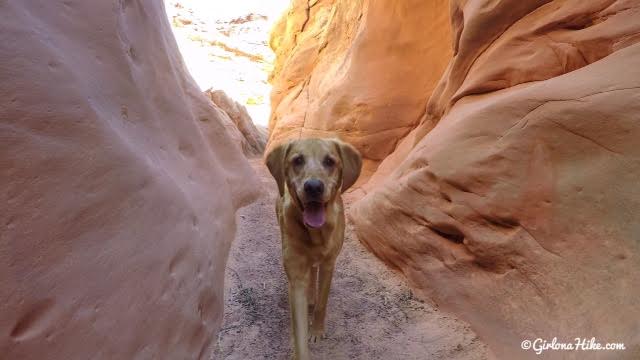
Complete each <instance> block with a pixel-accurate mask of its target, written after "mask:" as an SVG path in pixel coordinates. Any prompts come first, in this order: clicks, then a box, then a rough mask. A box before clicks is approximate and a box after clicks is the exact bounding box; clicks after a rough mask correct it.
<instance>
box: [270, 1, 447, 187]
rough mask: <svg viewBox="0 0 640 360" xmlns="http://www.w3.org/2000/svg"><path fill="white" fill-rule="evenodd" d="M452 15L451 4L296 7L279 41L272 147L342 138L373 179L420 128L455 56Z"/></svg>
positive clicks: (277, 34) (275, 38)
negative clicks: (360, 156)
mask: <svg viewBox="0 0 640 360" xmlns="http://www.w3.org/2000/svg"><path fill="white" fill-rule="evenodd" d="M447 8H448V2H447V1H444V0H441V1H422V0H407V1H363V0H357V1H334V0H317V1H309V2H308V1H306V0H293V1H292V5H291V8H290V10H289V13H288V14H287V15H286V16H284V17H283V18H282V20H281V21H280V22H279V23H278V24H277V25H276V27H275V29H274V30H273V33H272V37H271V46H272V48H273V49H274V51H275V52H276V62H275V68H274V71H273V74H272V84H273V92H272V98H271V106H272V116H271V121H270V124H269V128H270V143H269V145H268V146H272V145H273V144H276V143H279V142H280V141H282V140H284V139H290V138H300V137H308V136H325V135H333V134H337V135H338V136H340V137H342V138H343V139H345V140H347V141H349V142H351V143H352V144H354V145H355V146H357V147H358V149H359V150H360V151H361V152H362V154H363V156H364V159H365V163H364V167H365V169H364V173H365V176H366V175H368V174H370V173H371V172H372V171H373V170H375V168H376V166H377V165H378V163H379V162H380V161H381V160H383V159H384V158H385V157H386V156H387V155H389V154H390V153H391V152H392V151H393V150H394V148H395V145H396V143H397V142H398V141H399V140H400V139H401V138H402V137H403V136H405V135H406V134H407V133H408V132H409V131H410V130H411V129H412V128H414V127H415V126H416V125H417V124H418V123H419V122H420V119H421V117H422V116H423V115H424V109H425V105H426V103H427V100H428V99H429V95H430V94H431V92H432V91H433V89H434V87H435V86H436V83H437V81H438V79H439V78H440V75H441V74H442V72H443V71H444V69H445V67H446V64H447V62H448V61H449V58H450V57H451V49H450V46H449V38H450V32H449V27H448V15H447ZM416 34H420V36H416ZM426 34H428V35H429V36H424V35H426Z"/></svg>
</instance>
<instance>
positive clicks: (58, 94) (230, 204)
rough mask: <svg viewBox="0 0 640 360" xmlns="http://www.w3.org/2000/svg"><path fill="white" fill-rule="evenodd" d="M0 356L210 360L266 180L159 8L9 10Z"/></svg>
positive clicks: (3, 15) (53, 4) (1, 44)
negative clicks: (241, 228)
mask: <svg viewBox="0 0 640 360" xmlns="http://www.w3.org/2000/svg"><path fill="white" fill-rule="evenodd" d="M0 29H1V30H2V31H0V78H1V79H2V81H0V99H2V100H0V101H1V102H2V105H1V106H0V172H1V173H0V174H1V175H0V179H1V186H0V204H2V210H1V211H0V284H2V286H0V354H2V355H0V357H2V358H3V359H38V360H40V359H65V360H67V359H192V358H205V359H206V358H208V357H209V354H210V353H211V351H212V350H213V348H212V346H211V345H212V342H214V341H215V339H216V336H215V334H216V333H217V330H218V328H219V326H220V321H221V317H222V302H223V294H222V291H223V279H224V266H225V262H226V257H227V253H228V249H229V245H230V242H231V240H232V238H233V235H234V232H235V230H234V229H235V225H234V224H235V222H234V213H235V210H236V209H237V208H238V207H240V206H242V205H243V204H247V203H248V202H249V201H250V200H251V199H252V198H253V197H254V196H255V190H254V189H256V185H257V182H256V181H257V179H256V178H255V175H254V174H253V172H252V170H251V169H250V167H249V166H248V163H247V161H246V159H245V158H244V156H243V155H242V152H241V149H240V144H238V143H234V142H233V141H232V140H231V138H230V135H229V132H228V131H227V129H226V128H225V125H224V121H223V120H222V119H221V111H220V110H219V109H216V108H215V107H214V106H213V105H212V104H211V102H210V101H209V100H208V99H207V98H206V97H205V96H204V95H203V94H202V93H201V91H200V90H199V89H198V88H197V86H196V85H195V83H194V82H193V80H192V79H191V77H190V75H189V74H188V73H187V71H186V69H185V67H184V64H183V61H182V58H181V57H180V55H179V53H178V50H177V47H176V44H175V40H174V38H173V35H172V34H171V30H170V28H169V24H168V21H167V18H166V15H165V12H164V8H163V5H162V2H157V1H128V0H122V1H111V2H101V1H91V2H88V1H73V0H71V1H8V2H7V1H2V2H0Z"/></svg>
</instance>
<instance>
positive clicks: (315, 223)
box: [266, 139, 362, 228]
mask: <svg viewBox="0 0 640 360" xmlns="http://www.w3.org/2000/svg"><path fill="white" fill-rule="evenodd" d="M266 163H267V167H268V168H269V171H270V172H271V175H273V177H274V178H275V179H276V182H277V183H278V190H279V191H280V196H283V195H284V192H285V185H286V189H287V190H288V191H289V194H290V195H291V197H292V198H293V201H294V202H295V204H296V205H297V206H298V207H299V208H300V210H301V211H302V214H303V219H304V222H305V225H306V226H309V227H312V228H319V227H321V226H322V225H324V223H325V217H326V216H325V211H326V207H327V204H329V203H330V202H331V201H333V200H334V199H335V197H336V195H337V194H339V193H342V192H344V191H345V190H347V189H348V188H349V187H351V185H353V184H354V183H355V182H356V180H357V179H358V176H359V175H360V168H361V167H362V159H361V158H360V153H359V152H358V150H356V149H355V148H354V147H353V146H351V145H349V144H347V143H344V142H342V141H340V140H337V139H304V140H295V141H291V142H288V143H286V144H283V145H280V146H278V147H277V148H275V149H274V150H273V151H271V152H270V153H269V154H268V155H267V160H266Z"/></svg>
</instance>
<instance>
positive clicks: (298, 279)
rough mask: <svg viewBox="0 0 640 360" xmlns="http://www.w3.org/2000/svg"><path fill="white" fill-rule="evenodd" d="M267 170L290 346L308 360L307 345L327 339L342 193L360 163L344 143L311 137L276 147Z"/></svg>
mask: <svg viewBox="0 0 640 360" xmlns="http://www.w3.org/2000/svg"><path fill="white" fill-rule="evenodd" d="M266 165H267V167H268V168H269V172H271V175H272V176H273V178H274V179H275V180H276V183H277V184H278V192H279V197H278V199H277V201H276V214H277V216H278V223H279V225H280V234H281V238H282V260H283V264H284V270H285V273H286V275H287V279H288V281H289V306H290V311H291V342H292V347H293V348H294V354H295V358H296V359H298V360H307V359H309V348H308V340H309V339H311V340H312V341H314V342H315V341H316V340H317V339H318V338H324V335H325V334H324V322H325V315H326V308H327V300H328V298H329V289H330V287H331V278H332V277H333V269H334V266H335V262H336V258H337V257H338V254H339V253H340V250H341V249H342V243H343V241H344V228H345V216H344V207H343V203H342V197H341V194H342V193H343V192H344V191H345V190H347V189H348V188H350V187H351V186H352V185H353V184H354V183H355V182H356V180H357V179H358V177H359V176H360V170H361V167H362V158H361V156H360V153H359V152H358V150H356V149H355V148H354V147H353V146H351V145H349V144H347V143H345V142H342V141H340V140H337V139H318V138H312V139H303V140H294V141H291V142H288V143H285V144H283V145H280V146H278V147H276V148H275V149H274V150H273V151H271V152H269V154H268V155H267V157H266ZM309 311H311V313H312V319H311V326H310V328H309V325H308V313H309ZM309 332H310V336H309Z"/></svg>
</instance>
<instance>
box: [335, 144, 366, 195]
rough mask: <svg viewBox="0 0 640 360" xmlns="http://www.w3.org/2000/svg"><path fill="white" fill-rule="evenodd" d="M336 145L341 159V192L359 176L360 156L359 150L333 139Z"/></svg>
mask: <svg viewBox="0 0 640 360" xmlns="http://www.w3.org/2000/svg"><path fill="white" fill-rule="evenodd" d="M333 141H334V142H335V143H336V144H337V145H338V150H340V157H341V159H342V192H345V191H347V189H348V188H350V187H351V186H352V185H353V184H354V183H355V182H356V180H358V176H360V169H361V168H362V158H361V157H360V152H358V150H356V148H354V147H353V146H351V145H349V144H347V143H345V142H342V141H340V140H337V139H334V140H333Z"/></svg>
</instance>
